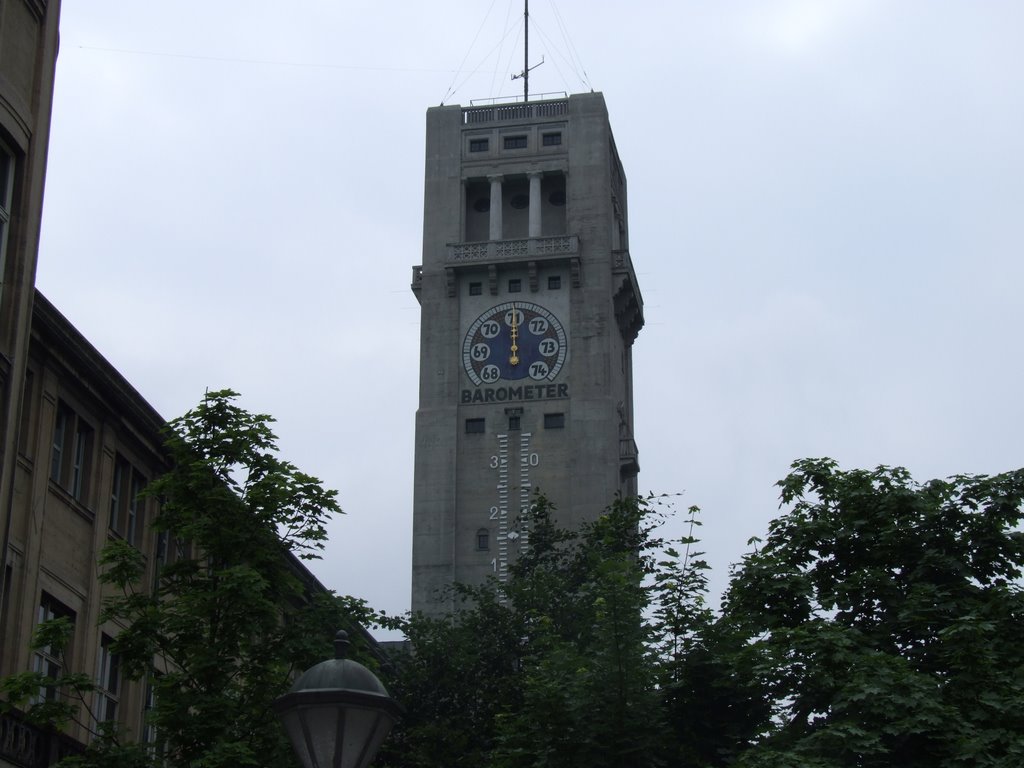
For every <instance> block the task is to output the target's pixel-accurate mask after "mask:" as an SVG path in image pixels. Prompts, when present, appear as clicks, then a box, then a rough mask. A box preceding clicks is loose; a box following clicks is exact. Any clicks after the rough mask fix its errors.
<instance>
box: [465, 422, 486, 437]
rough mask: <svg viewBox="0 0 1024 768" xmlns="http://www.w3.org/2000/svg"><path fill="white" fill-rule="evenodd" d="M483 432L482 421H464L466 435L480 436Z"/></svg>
mask: <svg viewBox="0 0 1024 768" xmlns="http://www.w3.org/2000/svg"><path fill="white" fill-rule="evenodd" d="M483 432H484V420H483V419H466V434H467V435H482V434H483Z"/></svg>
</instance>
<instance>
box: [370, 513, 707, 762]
mask: <svg viewBox="0 0 1024 768" xmlns="http://www.w3.org/2000/svg"><path fill="white" fill-rule="evenodd" d="M529 514H530V519H529V526H528V527H529V530H530V549H529V552H528V553H526V554H524V555H522V556H520V558H519V559H518V560H517V561H515V562H514V563H513V564H512V566H511V567H510V571H509V577H508V579H507V580H506V581H504V582H501V581H498V580H492V581H490V582H488V583H486V584H483V585H480V586H475V587H468V586H456V587H455V589H456V591H457V592H458V594H459V595H460V596H461V597H462V598H463V604H462V609H461V610H460V611H459V612H457V613H456V614H455V615H454V616H451V617H447V618H446V619H444V620H429V619H425V618H423V617H413V618H412V619H410V620H409V621H408V622H406V624H405V630H406V633H407V635H408V637H409V638H410V641H411V644H412V646H413V652H412V653H410V654H407V655H401V656H399V657H397V658H396V659H395V668H394V674H395V677H394V680H393V682H391V683H389V689H390V690H391V691H392V693H393V694H394V695H396V696H397V697H398V698H399V699H400V700H401V701H402V702H403V704H404V705H405V706H406V708H407V715H406V718H405V719H404V721H403V723H401V724H400V726H399V728H398V731H397V733H396V734H395V737H394V738H393V739H392V740H391V743H390V745H388V747H387V749H388V751H387V753H386V755H385V756H384V757H383V763H384V764H386V765H390V766H440V765H444V766H462V765H467V766H468V765H473V766H478V765H489V766H502V767H505V768H519V767H520V766H523V767H525V766H559V767H560V768H569V767H571V766H588V768H590V767H593V766H616V767H618V766H645V765H657V764H659V759H660V756H661V755H662V754H663V753H664V751H665V750H664V744H663V741H664V739H663V733H664V728H663V707H662V705H661V701H660V699H661V694H660V692H659V688H658V683H659V664H660V661H659V658H660V654H659V652H658V648H659V647H661V646H662V645H663V644H665V642H667V641H664V642H663V640H664V638H663V637H662V636H663V634H664V633H666V632H668V631H669V629H668V628H667V626H668V617H669V616H670V614H671V615H672V622H673V623H672V628H671V631H675V632H678V633H680V634H682V635H686V636H687V637H691V636H693V635H695V634H696V633H697V632H698V631H699V630H698V629H697V628H696V627H695V626H694V625H693V624H694V623H701V622H704V623H706V622H707V621H708V619H709V618H710V614H709V613H707V612H706V611H703V610H699V609H696V608H695V607H694V606H693V605H691V604H690V601H691V600H693V599H696V598H697V597H699V599H700V600H703V597H704V593H703V582H702V581H701V580H700V579H696V580H694V579H691V578H690V577H689V576H688V575H687V576H686V577H685V578H683V579H682V580H681V581H679V582H678V583H677V584H672V583H669V581H668V580H663V581H662V582H661V583H660V584H659V585H658V587H657V588H655V587H654V586H653V582H654V577H655V574H656V573H657V572H658V571H659V569H660V568H662V567H663V565H667V564H669V563H672V564H674V565H675V566H678V561H679V555H678V552H676V551H674V550H671V548H670V549H669V551H668V552H663V550H664V549H665V547H666V543H665V542H663V541H661V540H660V539H658V538H657V536H656V530H657V526H658V523H659V522H660V514H661V513H660V512H659V511H658V509H657V508H656V505H654V504H652V503H651V501H650V500H645V499H636V498H632V499H617V500H616V501H615V502H613V504H612V505H611V506H610V507H609V508H608V509H607V510H606V511H605V513H604V514H603V515H601V516H600V517H599V518H598V519H597V520H596V521H594V522H593V523H590V524H587V525H584V526H582V527H581V528H580V529H579V530H577V531H568V530H565V529H563V528H561V527H559V526H558V525H557V523H556V521H555V515H556V514H557V510H556V509H555V508H554V507H553V506H552V505H551V504H550V502H548V501H547V500H546V499H545V498H543V497H538V498H537V499H536V501H535V504H534V505H533V507H532V509H531V510H530V513H529ZM659 553H661V554H660V555H659ZM695 563H697V559H696V558H695V559H694V561H693V562H691V565H693V564H695ZM676 573H677V575H680V574H681V573H682V570H680V569H679V568H677V570H676ZM691 588H692V590H693V591H692V592H691V593H689V594H687V595H682V594H681V590H686V589H691ZM662 599H665V600H670V599H671V600H674V601H675V602H673V603H672V605H671V606H670V607H666V608H665V609H664V611H663V612H662V613H661V615H662V616H663V617H664V622H665V625H664V626H663V625H662V623H661V622H662V620H660V619H659V620H658V621H657V622H656V621H655V620H654V619H653V618H651V611H652V610H653V605H654V603H653V602H652V601H655V602H657V601H661V600H662ZM676 614H678V615H676Z"/></svg>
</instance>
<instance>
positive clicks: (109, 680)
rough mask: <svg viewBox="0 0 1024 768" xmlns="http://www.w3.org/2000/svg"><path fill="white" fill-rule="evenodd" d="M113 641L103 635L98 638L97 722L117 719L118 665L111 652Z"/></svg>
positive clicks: (114, 655)
mask: <svg viewBox="0 0 1024 768" xmlns="http://www.w3.org/2000/svg"><path fill="white" fill-rule="evenodd" d="M113 644H114V641H113V640H112V639H111V638H109V637H107V636H106V635H103V636H102V637H101V638H100V655H99V658H98V659H97V663H96V711H95V713H94V715H95V717H96V721H97V722H100V723H102V722H106V721H109V720H116V719H117V701H118V694H119V689H120V663H119V661H120V660H119V659H118V656H117V654H116V653H114V652H113V651H112V650H111V646H112V645H113Z"/></svg>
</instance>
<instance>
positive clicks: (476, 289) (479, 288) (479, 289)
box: [469, 283, 484, 296]
mask: <svg viewBox="0 0 1024 768" xmlns="http://www.w3.org/2000/svg"><path fill="white" fill-rule="evenodd" d="M483 292H484V284H483V283H470V284H469V295H470V296H479V295H480V294H482V293H483Z"/></svg>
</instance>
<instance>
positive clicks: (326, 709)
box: [274, 632, 402, 768]
mask: <svg viewBox="0 0 1024 768" xmlns="http://www.w3.org/2000/svg"><path fill="white" fill-rule="evenodd" d="M348 646H349V642H348V633H347V632H338V634H337V636H336V637H335V639H334V658H333V659H329V660H328V661H322V662H320V663H319V664H317V665H315V666H313V667H310V668H309V669H307V670H306V671H305V672H304V673H303V674H302V675H301V676H300V677H299V679H298V680H296V681H295V684H294V685H293V686H292V687H291V690H290V691H288V693H286V694H285V695H284V696H282V697H281V698H279V699H277V701H275V702H274V712H276V713H277V716H278V717H279V718H281V722H282V723H283V724H284V729H285V731H286V732H287V733H288V738H289V739H291V742H292V748H293V749H294V750H295V753H296V754H297V755H298V757H299V760H300V761H301V762H302V765H303V766H304V768H366V766H368V765H369V764H370V761H371V760H373V758H374V756H375V755H376V754H377V750H378V749H379V748H380V745H381V743H382V742H383V741H384V737H385V736H387V734H388V731H390V730H391V726H392V725H394V724H395V721H396V720H398V717H399V715H400V714H401V712H402V708H401V706H400V705H399V704H398V702H396V701H395V700H394V699H392V698H391V697H390V696H388V692H387V690H386V689H385V688H384V686H383V685H382V684H381V682H380V680H378V679H377V676H376V675H374V674H373V672H371V671H370V670H368V669H367V668H366V667H364V666H363V665H362V664H360V663H359V662H358V661H353V660H352V659H346V658H345V654H346V652H347V651H348Z"/></svg>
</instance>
